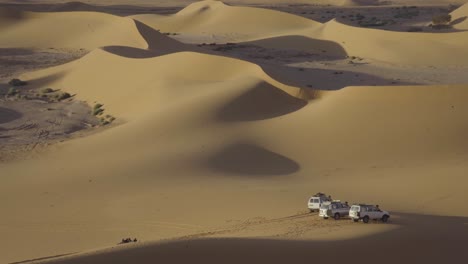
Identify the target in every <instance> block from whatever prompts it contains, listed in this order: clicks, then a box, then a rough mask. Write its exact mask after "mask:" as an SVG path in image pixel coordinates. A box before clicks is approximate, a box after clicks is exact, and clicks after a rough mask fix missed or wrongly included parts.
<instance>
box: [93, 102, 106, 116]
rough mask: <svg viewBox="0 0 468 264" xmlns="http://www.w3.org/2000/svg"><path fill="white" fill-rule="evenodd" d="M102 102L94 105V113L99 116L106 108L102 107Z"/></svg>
mask: <svg viewBox="0 0 468 264" xmlns="http://www.w3.org/2000/svg"><path fill="white" fill-rule="evenodd" d="M102 107H103V105H102V104H95V105H94V107H93V115H95V116H98V115H102V114H103V113H104V109H102Z"/></svg>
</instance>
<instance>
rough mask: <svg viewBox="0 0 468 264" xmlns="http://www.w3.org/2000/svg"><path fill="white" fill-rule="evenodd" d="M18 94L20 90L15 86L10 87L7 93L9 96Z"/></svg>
mask: <svg viewBox="0 0 468 264" xmlns="http://www.w3.org/2000/svg"><path fill="white" fill-rule="evenodd" d="M16 94H18V90H17V89H16V88H14V87H11V88H10V89H8V92H7V95H8V96H13V95H16Z"/></svg>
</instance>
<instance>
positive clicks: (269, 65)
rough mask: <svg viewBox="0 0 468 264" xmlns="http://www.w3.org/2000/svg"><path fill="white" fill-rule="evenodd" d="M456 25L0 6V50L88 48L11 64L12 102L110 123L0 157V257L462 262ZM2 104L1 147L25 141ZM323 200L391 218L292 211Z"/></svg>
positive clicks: (253, 10)
mask: <svg viewBox="0 0 468 264" xmlns="http://www.w3.org/2000/svg"><path fill="white" fill-rule="evenodd" d="M351 2H352V3H351ZM364 2H365V1H340V3H338V4H339V6H338V7H337V8H344V9H343V10H345V11H346V10H351V9H347V8H354V6H362V5H368V4H371V3H367V2H366V3H364ZM371 2H372V1H371ZM415 2H418V1H415ZM440 2H441V3H444V4H445V3H448V1H440ZM418 3H419V2H418ZM333 4H336V3H333ZM458 4H460V3H458ZM341 5H345V7H342V6H341ZM349 6H351V7H349ZM338 10H340V9H338ZM452 16H453V18H454V19H458V22H459V23H458V24H455V25H453V29H454V30H453V32H443V33H442V32H441V33H426V32H396V31H389V30H381V29H372V28H364V27H354V26H350V25H346V24H344V23H342V22H340V21H339V20H337V19H332V20H330V21H328V22H326V23H320V22H317V21H313V20H310V19H307V18H305V17H302V16H297V15H293V14H290V13H286V12H280V11H277V10H271V9H263V8H258V7H246V6H230V5H226V4H224V3H222V2H218V1H201V2H195V3H192V4H190V5H188V6H187V7H185V8H183V9H182V10H181V11H179V12H178V13H176V14H172V15H164V16H163V15H157V14H139V15H132V16H126V17H121V16H115V15H111V14H105V13H100V12H90V11H86V12H84V11H77V12H24V11H20V10H16V11H13V9H10V7H8V8H3V7H0V33H1V34H0V50H1V53H0V56H4V55H3V54H6V53H11V52H13V51H15V52H18V50H19V51H22V52H24V50H33V51H34V50H42V51H44V50H48V52H49V51H50V50H55V51H65V52H72V51H73V52H77V51H81V52H83V53H86V54H85V55H84V56H81V57H80V58H78V59H75V60H72V61H67V62H66V63H60V64H59V65H55V66H52V67H45V68H41V69H39V68H38V69H35V70H22V71H16V68H14V69H13V70H14V71H13V70H12V72H14V74H19V78H20V79H22V80H25V81H27V82H28V84H27V86H25V87H27V88H21V89H29V90H31V91H39V90H41V89H44V88H46V87H51V88H53V89H58V90H60V91H64V92H67V93H69V94H71V95H72V98H71V99H69V101H64V102H63V103H64V104H72V103H73V102H83V103H85V104H86V105H88V106H89V107H90V109H89V111H92V110H91V108H92V107H93V106H95V105H96V104H101V105H102V109H103V110H104V114H103V116H104V115H112V116H113V117H115V118H116V119H115V121H114V122H112V124H109V125H102V126H99V127H98V128H90V129H89V130H91V131H90V132H89V133H84V134H82V135H81V134H80V136H75V137H72V138H71V139H70V140H60V141H58V142H53V143H50V142H49V143H47V144H45V145H47V146H45V147H43V148H41V149H40V150H39V149H35V148H32V150H30V151H29V150H28V151H29V152H28V153H27V154H25V155H24V156H21V157H19V158H18V157H17V156H15V158H14V159H11V160H8V161H5V162H0V210H1V214H0V215H1V217H0V236H1V237H2V239H1V240H0V262H1V263H29V262H32V263H36V262H41V263H42V262H45V263H155V262H163V263H187V262H190V263H241V262H242V263H305V262H309V261H314V260H315V261H327V262H330V261H331V262H332V263H338V262H342V261H345V259H344V257H343V256H347V257H346V258H348V257H349V259H348V260H346V262H349V263H358V262H359V263H361V262H363V261H364V260H366V259H367V258H370V259H375V260H376V261H378V262H379V263H395V262H403V263H406V262H409V261H412V262H416V263H446V262H455V261H460V260H463V259H466V258H467V257H468V253H467V252H466V250H464V248H465V247H466V244H467V243H468V206H466V204H465V203H466V201H467V199H468V192H467V190H468V187H467V186H468V178H467V175H466V172H467V171H468V163H467V162H468V141H467V140H466V139H467V133H468V104H467V101H468V77H467V76H466V71H467V70H468V49H467V48H466V47H468V32H466V31H465V30H466V29H467V27H466V21H465V20H463V17H464V18H466V17H467V16H468V9H467V4H465V5H461V6H460V7H459V8H458V9H456V10H454V11H453V13H452ZM460 21H461V22H460ZM171 33H172V34H171ZM174 33H175V34H174ZM2 63H3V62H2ZM57 64H58V63H57ZM8 74H10V73H8ZM10 75H11V76H13V73H11V74H10ZM10 75H7V74H5V76H10ZM0 76H3V75H0ZM7 82H8V79H6V77H3V78H0V83H1V84H0V92H1V91H2V89H7V87H8V85H7ZM25 93H26V91H25ZM2 98H3V97H2ZM4 98H7V97H6V96H5V97H4ZM14 102H16V101H14V100H13V101H12V100H7V99H2V100H1V101H0V140H3V141H0V143H1V144H6V143H5V142H7V140H9V138H10V137H15V134H11V135H12V136H11V135H10V134H8V136H2V133H7V132H8V133H14V132H13V130H15V129H16V130H18V131H19V130H21V129H24V128H21V129H17V128H10V127H9V124H10V123H11V122H20V121H21V120H22V119H24V117H22V114H17V115H16V116H12V114H11V113H14V112H15V111H20V112H21V110H15V111H13V110H12V109H10V108H9V107H10V105H12V104H14ZM67 109H68V108H67ZM49 110H50V109H49ZM49 110H48V111H49ZM48 111H44V115H47V114H48ZM69 111H71V112H68V113H67V115H68V118H71V117H73V118H74V119H77V120H81V119H83V120H85V119H86V118H85V115H83V116H80V115H81V114H82V113H81V112H79V113H78V112H77V111H75V112H73V111H72V110H69ZM49 112H50V111H49ZM77 115H78V116H77ZM65 119H67V118H66V117H65ZM88 119H89V117H88ZM29 121H31V120H29ZM21 122H22V121H21ZM25 122H26V121H25ZM83 122H84V121H83ZM89 122H91V121H89ZM16 130H15V131H16ZM15 133H16V132H15ZM18 133H20V132H18ZM0 150H1V149H0ZM0 153H1V154H2V155H7V152H5V153H3V152H0ZM21 155H22V154H21ZM1 160H2V159H0V161H1ZM319 191H321V192H326V193H327V194H331V195H333V197H334V198H337V199H341V200H343V201H349V202H350V203H358V202H365V203H371V204H379V205H380V206H381V207H382V208H383V209H385V210H388V211H390V212H391V214H392V217H391V220H390V222H389V223H387V224H383V223H371V224H368V225H366V224H363V223H353V222H352V221H350V220H349V219H342V220H338V221H335V220H323V219H320V218H319V217H318V216H317V214H316V213H315V214H314V213H309V211H308V210H307V207H306V202H307V199H308V198H309V197H310V196H311V195H312V194H315V193H316V192H319ZM126 237H132V238H134V237H136V238H138V240H139V242H138V243H132V244H129V245H118V246H117V245H116V244H117V243H118V242H120V240H121V239H122V238H126ZM363 253H365V254H363ZM334 257H337V259H336V260H333V258H334ZM353 257H355V258H353ZM366 257H367V258H366Z"/></svg>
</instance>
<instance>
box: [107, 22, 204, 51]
mask: <svg viewBox="0 0 468 264" xmlns="http://www.w3.org/2000/svg"><path fill="white" fill-rule="evenodd" d="M133 21H134V23H135V26H136V27H137V30H138V32H139V33H140V35H141V36H142V38H143V39H144V40H145V41H146V43H147V44H148V49H138V48H133V47H127V46H106V47H102V49H103V50H104V51H107V52H109V53H112V54H114V55H117V56H121V57H125V58H132V59H145V58H153V57H157V56H162V55H167V54H171V53H175V52H182V51H195V50H197V48H196V47H193V46H189V45H186V44H183V43H181V42H179V41H177V40H174V39H171V38H170V37H168V36H166V35H164V34H161V33H160V32H159V31H157V30H155V29H153V28H152V27H149V26H147V25H146V24H143V23H141V22H139V21H137V20H133Z"/></svg>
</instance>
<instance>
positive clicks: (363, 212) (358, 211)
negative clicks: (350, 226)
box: [349, 204, 390, 223]
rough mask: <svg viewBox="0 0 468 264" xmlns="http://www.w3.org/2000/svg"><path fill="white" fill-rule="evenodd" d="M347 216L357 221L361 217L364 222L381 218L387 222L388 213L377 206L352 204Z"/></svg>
mask: <svg viewBox="0 0 468 264" xmlns="http://www.w3.org/2000/svg"><path fill="white" fill-rule="evenodd" d="M349 217H350V218H351V219H353V221H354V222H357V221H359V220H361V219H362V221H363V222H364V223H369V220H382V222H387V221H388V218H390V214H389V213H388V212H387V211H382V210H380V208H379V206H378V205H377V206H375V205H367V204H354V205H352V206H351V209H350V210H349Z"/></svg>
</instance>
